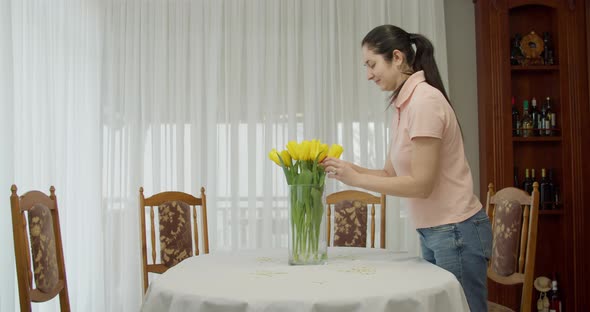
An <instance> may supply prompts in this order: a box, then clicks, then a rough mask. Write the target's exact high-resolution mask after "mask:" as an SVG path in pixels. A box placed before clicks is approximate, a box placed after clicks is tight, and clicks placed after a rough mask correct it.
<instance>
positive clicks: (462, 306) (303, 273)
mask: <svg viewBox="0 0 590 312" xmlns="http://www.w3.org/2000/svg"><path fill="white" fill-rule="evenodd" d="M142 311H144V312H164V311H174V312H180V311H201V312H211V311H224V312H225V311H228V312H238V311H240V312H241V311H248V312H249V311H284V312H291V311H293V312H295V311H297V312H301V311H314V312H328V311H330V312H332V311H333V312H342V311H371V312H373V311H375V312H378V311H403V312H411V311H453V312H461V311H469V308H468V306H467V301H466V300H465V295H464V293H463V289H462V288H461V285H460V284H459V282H458V281H457V279H456V278H455V277H454V275H452V274H451V273H449V272H447V271H445V270H443V269H441V268H439V267H437V266H435V265H432V264H430V263H428V262H426V261H424V260H422V259H420V258H409V257H406V256H405V255H404V254H402V253H393V252H390V251H387V250H383V249H366V248H338V247H335V248H329V249H328V264H326V265H309V266H290V265H288V264H287V250H283V249H276V250H252V251H240V252H235V253H229V252H228V253H222V252H219V253H215V254H209V255H201V256H197V257H193V258H189V259H186V260H184V261H183V262H181V263H179V264H178V265H176V266H175V267H173V268H171V269H169V270H168V271H167V272H166V273H164V274H162V275H161V276H159V277H156V278H152V282H151V284H150V287H149V289H148V292H147V294H146V296H145V298H144V303H143V306H142Z"/></svg>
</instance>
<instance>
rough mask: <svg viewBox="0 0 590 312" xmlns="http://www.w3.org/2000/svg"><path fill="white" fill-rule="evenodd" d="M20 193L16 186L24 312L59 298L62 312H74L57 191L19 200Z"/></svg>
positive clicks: (17, 246)
mask: <svg viewBox="0 0 590 312" xmlns="http://www.w3.org/2000/svg"><path fill="white" fill-rule="evenodd" d="M16 192H17V187H16V185H12V187H11V195H10V206H11V210H12V229H13V237H14V255H15V259H16V273H17V274H16V275H17V279H18V293H19V298H20V307H21V311H31V302H45V301H48V300H50V299H52V298H53V297H55V296H56V295H58V294H59V303H60V308H61V311H70V299H69V295H68V283H67V282H66V269H65V264H64V255H63V247H62V240H61V230H60V226H59V213H58V209H57V198H56V197H55V188H54V187H53V186H51V187H50V188H49V192H50V195H49V196H47V195H46V194H44V193H43V192H40V191H29V192H27V193H25V194H24V195H22V196H20V197H19V196H18V195H17V193H16ZM27 232H28V233H27ZM29 239H30V240H29ZM31 262H32V263H33V270H31ZM33 277H34V281H35V285H33Z"/></svg>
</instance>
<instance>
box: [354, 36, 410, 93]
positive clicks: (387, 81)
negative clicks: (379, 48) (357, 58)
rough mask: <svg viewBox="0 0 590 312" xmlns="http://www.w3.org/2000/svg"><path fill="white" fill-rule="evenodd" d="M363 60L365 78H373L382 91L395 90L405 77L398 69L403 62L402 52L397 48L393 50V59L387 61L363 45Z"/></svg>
mask: <svg viewBox="0 0 590 312" xmlns="http://www.w3.org/2000/svg"><path fill="white" fill-rule="evenodd" d="M363 62H364V65H365V67H366V68H367V79H368V80H373V81H374V82H375V83H376V84H377V85H378V86H379V88H381V90H382V91H394V90H396V89H397V88H398V87H399V86H400V85H401V84H402V83H403V82H404V80H405V78H406V77H407V75H405V74H402V73H401V72H400V70H399V68H401V65H402V63H403V54H402V53H401V52H400V51H398V50H395V51H394V52H393V59H392V60H391V62H390V63H388V62H387V61H386V60H385V59H384V58H383V56H382V55H380V54H375V53H373V51H372V50H371V49H369V48H368V47H367V46H366V45H364V46H363Z"/></svg>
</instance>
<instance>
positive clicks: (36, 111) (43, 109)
mask: <svg viewBox="0 0 590 312" xmlns="http://www.w3.org/2000/svg"><path fill="white" fill-rule="evenodd" d="M0 3H1V4H0V46H1V47H2V49H0V69H1V70H0V77H1V78H2V79H1V80H0V103H1V104H2V112H3V114H2V117H1V119H0V122H1V125H0V129H1V130H2V131H1V132H0V143H2V145H3V146H5V147H8V148H4V147H3V153H2V154H3V155H2V166H3V169H2V172H1V173H0V179H1V180H0V187H2V189H3V190H4V194H5V195H6V196H5V198H4V203H5V204H6V205H5V207H8V197H9V191H8V190H9V188H10V185H11V184H13V183H15V184H17V185H18V186H19V193H23V192H24V191H26V190H29V189H40V190H43V191H48V188H49V186H50V185H55V187H56V192H57V196H58V203H59V207H60V217H61V223H62V235H63V239H64V252H65V258H66V259H65V260H66V271H67V274H68V283H69V291H70V301H71V304H72V309H73V310H76V311H137V310H138V309H139V306H140V304H141V298H142V292H141V284H140V278H141V277H140V271H141V266H140V245H139V242H140V239H139V220H138V192H139V187H140V186H143V187H144V189H145V194H146V195H149V194H153V193H156V192H160V191H165V190H180V191H185V192H190V193H193V194H199V190H200V188H201V186H204V187H205V188H206V193H207V196H208V197H207V200H208V208H209V213H208V218H209V237H210V246H211V250H212V252H215V251H216V250H221V249H234V250H235V249H246V248H269V247H286V245H287V211H286V207H287V204H286V196H287V187H286V183H285V181H284V177H283V174H282V172H281V171H280V170H279V168H278V167H277V166H276V165H274V163H272V162H271V161H270V160H269V159H268V156H267V155H268V152H269V151H270V150H271V149H272V148H277V149H283V148H284V146H285V144H286V143H287V142H288V141H290V140H297V141H300V140H303V139H307V140H310V139H320V140H321V141H323V142H326V143H339V144H341V145H342V146H343V147H344V154H343V156H342V157H343V158H344V159H346V160H349V161H352V162H356V163H360V164H361V165H364V166H367V167H373V168H375V167H382V166H383V164H384V162H385V158H386V156H387V155H386V154H387V145H388V141H389V133H388V131H389V126H390V122H391V120H390V118H391V112H390V111H389V110H388V109H387V103H386V97H387V94H384V93H382V92H380V91H379V90H378V88H377V87H376V86H374V85H373V83H372V82H367V81H366V73H365V69H364V67H362V61H361V49H360V42H361V40H362V38H363V36H364V35H365V34H366V33H367V32H368V31H369V30H370V29H372V28H373V27H375V26H377V25H380V24H386V23H390V24H395V25H399V26H401V27H403V28H405V29H406V30H408V31H410V32H420V33H422V34H424V35H426V36H427V37H429V38H431V39H432V41H433V44H434V46H435V49H436V57H437V63H438V64H439V67H440V69H441V74H442V76H443V77H445V78H443V80H445V81H446V52H445V51H446V46H445V33H444V13H443V3H442V2H440V1H437V0H422V1H403V0H398V1H392V0H388V1H386V0H371V1H366V0H348V1H317V0H281V1H276V0H192V1H188V0H150V1H143V0H102V1H99V0H77V1H73V0H54V1H52V2H51V4H49V3H48V2H45V1H37V0H18V1H16V0H14V1H8V0H5V1H2V2H0ZM4 168H6V169H8V170H4ZM344 188H345V187H344V186H343V185H342V184H339V183H338V182H335V181H333V180H329V182H328V184H327V192H333V191H337V190H340V189H344ZM388 209H389V211H388V220H387V223H388V224H387V227H388V240H387V244H388V248H390V249H394V250H402V251H407V252H409V253H411V254H417V252H418V251H417V249H416V247H415V246H416V244H417V243H416V237H415V232H414V230H413V229H412V228H411V224H409V223H408V220H407V218H406V214H405V209H404V207H403V202H402V203H400V202H399V200H398V199H396V198H388ZM9 215H10V213H9V212H8V209H6V210H5V212H4V216H5V217H6V218H4V217H3V218H0V222H1V224H2V226H1V227H0V242H2V243H4V244H3V245H4V246H5V247H6V251H7V252H3V253H0V263H1V264H3V265H2V266H0V270H1V271H0V272H2V279H3V280H7V281H8V282H7V283H2V285H1V286H0V287H2V288H1V289H2V291H1V292H0V310H2V311H12V310H18V291H17V290H16V281H15V269H14V254H13V252H12V249H11V248H12V231H10V229H11V228H12V226H11V225H10V221H9V220H10V218H8V216H9ZM8 251H10V252H8ZM148 253H149V252H148ZM156 278H157V277H156ZM34 309H35V310H36V311H57V310H58V307H57V300H54V302H53V304H48V305H47V304H45V305H36V304H34Z"/></svg>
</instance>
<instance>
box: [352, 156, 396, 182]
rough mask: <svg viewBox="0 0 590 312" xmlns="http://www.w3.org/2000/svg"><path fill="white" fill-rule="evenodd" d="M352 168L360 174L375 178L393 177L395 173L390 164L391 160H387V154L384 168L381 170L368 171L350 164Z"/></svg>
mask: <svg viewBox="0 0 590 312" xmlns="http://www.w3.org/2000/svg"><path fill="white" fill-rule="evenodd" d="M350 165H351V166H352V168H353V169H354V170H355V171H356V172H358V173H361V174H367V175H371V176H377V177H395V176H396V173H395V170H394V169H393V165H392V164H391V158H389V153H388V154H387V159H385V166H383V169H368V168H365V167H361V166H358V165H355V164H352V163H351V164H350Z"/></svg>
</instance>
